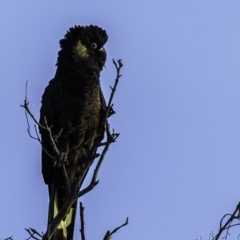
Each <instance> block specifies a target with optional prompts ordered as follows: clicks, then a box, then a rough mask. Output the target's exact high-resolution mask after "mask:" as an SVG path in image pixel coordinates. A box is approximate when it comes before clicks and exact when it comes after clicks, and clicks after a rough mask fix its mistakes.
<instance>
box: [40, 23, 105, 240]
mask: <svg viewBox="0 0 240 240" xmlns="http://www.w3.org/2000/svg"><path fill="white" fill-rule="evenodd" d="M107 39H108V36H107V33H106V31H105V30H103V29H102V28H99V27H98V26H93V25H90V26H85V27H84V26H75V27H73V28H70V29H69V30H68V31H67V33H66V35H65V37H64V38H63V39H61V40H60V47H61V50H60V51H59V53H58V59H57V64H56V66H57V70H56V74H55V76H54V78H53V79H52V80H51V81H50V82H49V85H48V86H47V87H46V89H45V91H44V93H43V96H42V106H41V110H40V124H42V125H43V126H45V123H46V122H45V119H46V121H47V124H48V126H51V127H52V128H51V132H52V135H53V136H58V137H57V139H56V145H57V148H58V150H59V152H60V154H59V155H58V158H59V156H60V158H61V160H63V161H66V162H67V164H66V171H67V175H68V179H69V183H70V187H71V188H73V186H74V184H75V182H76V179H77V178H78V177H79V176H80V175H81V174H83V172H84V171H86V170H88V169H86V167H87V166H88V165H89V161H90V160H89V159H90V158H89V154H90V151H91V149H92V148H93V145H94V144H95V143H96V142H100V141H101V140H102V139H103V136H104V126H103V125H104V123H103V119H104V114H105V108H106V105H105V100H104V97H103V94H102V91H101V86H100V72H101V71H102V69H103V66H104V64H105V61H106V56H107V55H106V51H105V49H104V48H103V46H104V44H105V43H106V42H107ZM40 134H41V138H42V146H43V149H42V173H43V178H44V181H45V183H46V184H47V185H48V188H49V197H50V203H49V214H48V223H49V224H51V222H52V220H53V218H54V217H55V216H56V215H57V213H58V212H59V210H60V209H61V207H62V205H63V203H64V200H65V199H66V189H65V185H64V180H63V175H62V171H61V167H58V166H54V160H53V159H52V158H51V157H50V156H49V155H48V154H50V155H51V156H54V151H53V147H52V143H51V141H50V138H49V133H48V132H47V131H46V130H45V129H43V128H41V127H40ZM57 160H59V159H57ZM57 165H58V164H57ZM76 208H77V201H76V202H75V203H74V204H73V205H72V207H71V209H70V210H69V212H68V214H67V216H66V217H65V218H64V220H63V221H62V222H61V223H60V225H59V226H58V228H57V231H56V232H55V233H54V235H53V237H52V240H63V239H64V240H73V231H74V222H75V215H76Z"/></svg>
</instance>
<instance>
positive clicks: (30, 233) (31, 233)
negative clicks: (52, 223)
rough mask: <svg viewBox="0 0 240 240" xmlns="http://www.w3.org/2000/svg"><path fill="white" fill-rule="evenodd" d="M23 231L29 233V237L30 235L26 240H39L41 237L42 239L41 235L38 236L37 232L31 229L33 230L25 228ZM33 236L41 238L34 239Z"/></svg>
mask: <svg viewBox="0 0 240 240" xmlns="http://www.w3.org/2000/svg"><path fill="white" fill-rule="evenodd" d="M25 230H26V231H27V232H28V233H29V235H30V237H29V238H27V239H26V240H29V239H31V238H33V239H35V240H41V239H42V237H43V235H42V234H40V233H39V232H37V231H36V230H35V229H33V228H29V229H27V228H25ZM34 235H37V236H39V237H41V238H37V237H35V236H34Z"/></svg>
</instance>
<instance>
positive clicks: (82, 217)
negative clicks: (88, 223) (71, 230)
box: [80, 202, 86, 240]
mask: <svg viewBox="0 0 240 240" xmlns="http://www.w3.org/2000/svg"><path fill="white" fill-rule="evenodd" d="M80 219H81V229H80V232H81V239H82V240H85V239H86V238H85V230H84V225H85V222H84V207H83V204H82V202H80Z"/></svg>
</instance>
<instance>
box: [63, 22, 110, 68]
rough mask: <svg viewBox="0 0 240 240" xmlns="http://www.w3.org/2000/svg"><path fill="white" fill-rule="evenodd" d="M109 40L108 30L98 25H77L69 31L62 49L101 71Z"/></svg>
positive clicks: (76, 59)
mask: <svg viewBox="0 0 240 240" xmlns="http://www.w3.org/2000/svg"><path fill="white" fill-rule="evenodd" d="M107 40H108V36H107V33H106V31H105V30H103V29H102V28H99V27H98V26H93V25H90V26H85V27H83V26H75V27H72V28H70V29H69V30H68V31H67V34H66V35H65V37H64V39H61V40H60V45H61V48H62V51H67V52H69V53H70V54H71V56H72V58H73V60H74V61H75V62H80V63H83V64H85V65H87V66H88V67H91V68H97V69H99V70H100V71H101V70H102V68H103V66H104V64H105V61H106V58H107V53H106V51H105V49H104V47H103V46H104V44H105V43H106V42H107ZM60 52H61V51H60ZM60 52H59V57H60Z"/></svg>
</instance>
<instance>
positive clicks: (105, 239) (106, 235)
mask: <svg viewBox="0 0 240 240" xmlns="http://www.w3.org/2000/svg"><path fill="white" fill-rule="evenodd" d="M127 224H128V218H127V219H126V222H125V223H124V224H122V225H121V226H119V227H117V228H115V229H114V230H113V231H111V232H110V231H107V232H106V234H105V236H104V238H103V240H109V239H110V237H111V236H112V235H113V234H114V233H116V232H117V231H118V230H119V229H120V228H122V227H124V226H126V225H127Z"/></svg>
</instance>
